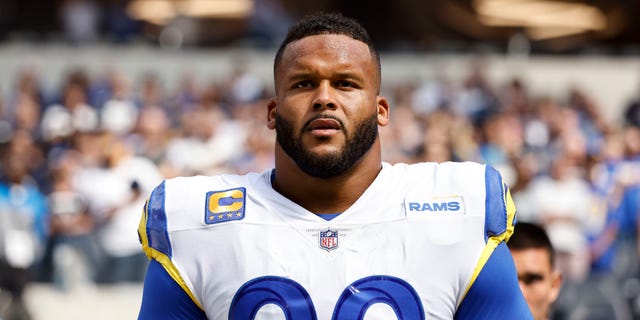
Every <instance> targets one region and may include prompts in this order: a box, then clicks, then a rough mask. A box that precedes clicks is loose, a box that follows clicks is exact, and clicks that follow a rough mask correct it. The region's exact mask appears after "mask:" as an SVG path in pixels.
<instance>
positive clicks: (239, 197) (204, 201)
mask: <svg viewBox="0 0 640 320" xmlns="http://www.w3.org/2000/svg"><path fill="white" fill-rule="evenodd" d="M265 174H267V173H266V172H265V173H262V174H257V173H251V174H246V175H216V176H193V177H177V178H172V179H166V180H164V181H163V182H162V183H160V184H159V185H158V186H156V187H155V188H154V189H153V191H152V192H151V194H150V195H149V198H148V200H147V202H146V204H145V207H144V210H143V214H142V219H141V221H140V225H139V228H138V234H139V235H140V238H141V242H142V244H143V247H144V246H149V247H153V248H154V249H156V250H159V251H161V252H162V253H164V254H166V255H168V256H170V255H171V245H170V238H171V237H170V236H169V234H171V233H172V232H175V231H179V230H189V229H197V228H203V227H206V226H208V225H212V224H215V223H216V222H224V221H230V220H234V219H235V220H237V219H240V218H241V217H238V216H237V215H236V214H237V213H238V210H240V209H243V208H244V201H245V197H246V192H247V191H246V190H248V189H251V188H252V186H255V185H257V184H258V183H259V181H260V179H266V177H265ZM237 207H240V208H239V209H238V208H237ZM220 213H224V217H222V218H220V219H221V220H220V219H219V220H220V221H218V220H215V219H218V216H219V215H220ZM231 213H233V216H231V217H229V216H228V215H227V214H231Z"/></svg>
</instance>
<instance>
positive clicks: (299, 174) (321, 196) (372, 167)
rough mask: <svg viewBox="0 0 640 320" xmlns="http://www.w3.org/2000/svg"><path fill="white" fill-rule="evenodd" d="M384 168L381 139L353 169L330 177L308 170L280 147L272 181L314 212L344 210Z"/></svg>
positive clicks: (298, 202)
mask: <svg viewBox="0 0 640 320" xmlns="http://www.w3.org/2000/svg"><path fill="white" fill-rule="evenodd" d="M276 148H277V149H279V146H277V147H276ZM381 169H382V163H381V157H380V152H379V143H378V142H376V144H374V146H373V147H372V148H371V150H369V152H367V154H366V155H365V156H364V157H363V158H362V159H360V161H358V163H356V164H355V165H354V166H353V167H351V168H350V169H349V170H347V171H346V172H344V173H343V174H341V175H339V176H336V177H333V178H327V179H324V178H317V177H313V176H310V175H308V174H306V173H305V172H303V171H302V170H300V168H299V167H298V166H297V165H296V164H295V162H294V161H293V160H292V159H291V158H289V157H288V156H287V155H286V154H285V153H284V151H283V150H282V149H280V150H277V152H276V172H275V179H273V181H272V185H273V188H274V189H275V190H276V191H278V192H279V193H280V194H282V195H283V196H285V197H287V198H288V199H289V200H291V201H293V202H295V203H297V204H298V205H300V206H302V207H303V208H305V209H307V210H309V211H310V212H313V213H317V214H322V213H336V212H344V211H345V210H347V209H348V208H349V207H350V206H351V205H353V203H355V202H356V201H357V200H358V198H360V196H361V195H362V194H363V193H364V192H365V191H366V190H367V188H368V187H369V186H370V185H371V183H373V181H374V180H375V179H376V177H377V176H378V173H379V172H380V170H381Z"/></svg>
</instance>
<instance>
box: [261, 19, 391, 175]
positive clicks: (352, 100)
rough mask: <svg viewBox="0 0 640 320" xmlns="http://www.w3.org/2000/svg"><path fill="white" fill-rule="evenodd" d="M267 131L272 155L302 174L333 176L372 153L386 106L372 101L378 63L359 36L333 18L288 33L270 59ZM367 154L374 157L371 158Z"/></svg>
mask: <svg viewBox="0 0 640 320" xmlns="http://www.w3.org/2000/svg"><path fill="white" fill-rule="evenodd" d="M274 82H275V89H276V97H275V98H273V99H272V100H271V101H270V103H269V106H268V126H269V128H270V129H275V130H276V141H277V143H278V144H277V148H276V164H278V153H279V152H280V150H282V151H284V153H285V154H286V155H287V156H288V157H289V158H290V159H291V160H293V162H294V163H295V165H296V166H297V167H298V168H299V169H300V170H302V171H303V172H304V173H306V174H307V175H310V176H313V177H317V178H332V177H336V176H339V175H341V174H343V173H344V172H346V171H347V170H349V169H350V168H352V167H353V166H354V165H356V164H357V163H358V162H360V161H361V160H362V159H363V158H365V157H366V155H367V154H369V151H370V150H371V149H372V147H374V146H375V148H376V149H377V150H378V153H379V149H378V148H379V142H378V125H386V124H387V122H388V109H389V108H388V103H387V101H386V99H385V98H383V97H380V96H378V92H379V90H380V60H379V57H378V53H377V52H376V51H375V48H374V47H373V44H372V42H371V40H370V38H369V36H368V34H367V32H366V30H365V29H364V28H363V27H362V26H360V25H359V24H358V23H357V22H356V21H355V20H352V19H349V18H346V17H344V16H342V15H339V14H317V15H311V16H306V17H305V18H303V19H302V20H301V21H300V22H298V23H297V24H296V25H294V26H292V27H291V28H290V29H289V33H288V35H287V37H286V38H285V40H284V41H283V43H282V45H281V46H280V49H279V50H278V52H277V54H276V58H275V61H274ZM374 156H375V155H374Z"/></svg>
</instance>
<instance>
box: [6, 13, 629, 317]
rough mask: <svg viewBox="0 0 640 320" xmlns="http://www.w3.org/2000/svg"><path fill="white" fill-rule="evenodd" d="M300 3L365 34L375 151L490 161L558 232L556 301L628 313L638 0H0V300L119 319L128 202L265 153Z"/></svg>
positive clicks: (131, 263)
mask: <svg viewBox="0 0 640 320" xmlns="http://www.w3.org/2000/svg"><path fill="white" fill-rule="evenodd" d="M317 11H327V12H328V11H339V12H342V13H343V14H345V15H347V16H351V17H354V18H356V19H358V20H359V21H361V22H362V23H363V24H364V25H365V26H366V27H367V28H368V30H369V31H370V33H371V36H372V37H373V39H374V41H375V42H376V44H377V45H378V47H379V48H380V50H381V53H382V54H381V56H382V64H383V82H384V83H383V95H385V96H387V97H389V98H390V100H391V103H392V124H391V125H390V126H389V127H387V128H384V129H383V130H382V134H383V143H384V145H385V149H386V150H385V154H384V157H385V160H386V161H389V162H397V161H404V162H413V161H424V160H428V161H446V160H473V161H480V162H483V163H488V164H491V165H493V166H495V167H496V168H498V169H499V170H500V171H501V173H502V174H503V175H504V177H505V179H506V180H507V182H508V183H509V185H510V187H511V189H512V193H513V195H514V198H515V200H516V205H517V206H518V208H519V210H520V211H519V212H520V215H521V216H520V219H521V220H527V221H533V222H537V223H541V224H543V225H544V226H545V227H547V230H548V231H549V232H550V235H551V236H552V241H554V244H555V245H556V246H557V249H558V251H559V254H560V259H559V268H562V270H563V271H564V272H565V273H566V275H567V283H566V289H565V290H564V292H563V295H562V296H561V299H560V301H559V302H558V304H557V307H556V311H555V314H554V319H640V280H639V279H640V275H639V274H638V270H639V269H638V247H637V241H638V233H637V225H638V219H637V214H638V210H639V208H640V202H639V201H640V198H639V197H638V195H639V194H640V193H639V190H640V167H638V164H640V162H638V161H639V160H638V159H640V157H639V156H640V129H639V128H640V104H639V103H638V101H639V100H638V99H639V98H640V22H639V19H638V17H640V1H635V0H591V1H578V0H575V1H571V0H449V1H448V0H428V1H420V0H395V1H370V0H367V1H365V0H351V1H338V0H316V1H293V0H50V1H42V0H20V1H14V0H4V1H0V155H1V156H0V161H1V162H0V271H1V272H0V319H2V318H3V317H4V319H5V320H8V319H28V317H27V316H26V315H25V314H24V310H20V308H19V304H17V305H18V307H16V304H15V302H16V299H18V298H17V297H18V296H19V295H20V291H21V290H20V288H21V287H22V285H23V284H26V286H25V288H24V295H23V298H24V306H25V307H26V309H27V310H28V312H29V313H30V314H31V318H32V319H38V320H39V319H84V318H89V317H91V318H93V319H95V318H98V319H100V318H104V319H131V318H135V316H136V314H137V309H138V307H139V304H140V295H141V272H143V269H144V259H142V261H143V262H142V263H141V262H140V261H141V260H140V259H141V257H140V253H139V252H138V251H139V249H138V245H137V242H136V237H135V228H136V224H137V220H138V217H139V214H140V208H141V201H144V197H146V195H147V194H148V192H149V191H150V189H151V188H152V187H153V186H155V184H157V183H158V182H159V181H160V179H162V178H168V177H173V176H176V175H193V174H213V173H218V172H247V171H261V170H264V169H266V168H268V167H269V166H271V165H272V160H271V156H272V155H271V151H270V149H271V147H272V144H273V133H272V132H269V131H268V130H266V128H265V125H264V124H265V123H264V115H265V114H266V113H265V111H264V105H265V104H264V101H265V99H266V98H268V97H269V96H271V95H272V91H271V90H272V89H271V85H272V61H273V55H274V53H275V50H276V49H277V48H276V46H277V45H278V44H279V41H280V40H281V39H282V38H283V37H284V34H285V33H286V30H287V28H288V26H289V24H290V23H291V22H293V21H295V20H296V19H298V18H299V17H301V16H303V15H304V14H307V13H312V12H317ZM141 267H142V268H141ZM141 270H142V271H141ZM10 313H13V314H14V316H10V315H9V314H10Z"/></svg>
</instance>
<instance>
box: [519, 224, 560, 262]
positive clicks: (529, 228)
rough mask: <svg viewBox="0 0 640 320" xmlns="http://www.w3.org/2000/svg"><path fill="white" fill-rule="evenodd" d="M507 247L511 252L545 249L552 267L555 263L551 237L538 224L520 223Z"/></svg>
mask: <svg viewBox="0 0 640 320" xmlns="http://www.w3.org/2000/svg"><path fill="white" fill-rule="evenodd" d="M507 246H508V247H509V249H510V250H526V249H545V250H546V251H547V252H548V253H549V262H550V263H551V266H552V267H553V265H554V263H555V252H554V249H553V245H552V244H551V241H550V240H549V236H548V235H547V232H546V230H545V229H544V228H543V227H541V226H539V225H537V224H534V223H528V222H518V223H517V224H516V225H515V229H514V231H513V235H511V238H510V239H509V241H508V242H507Z"/></svg>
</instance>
